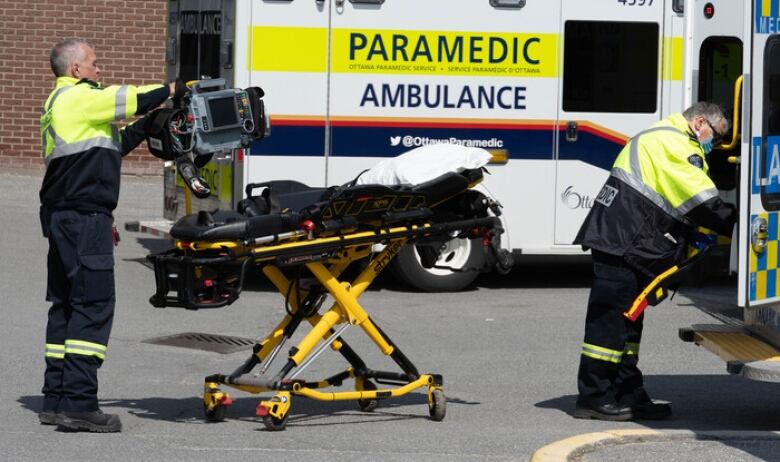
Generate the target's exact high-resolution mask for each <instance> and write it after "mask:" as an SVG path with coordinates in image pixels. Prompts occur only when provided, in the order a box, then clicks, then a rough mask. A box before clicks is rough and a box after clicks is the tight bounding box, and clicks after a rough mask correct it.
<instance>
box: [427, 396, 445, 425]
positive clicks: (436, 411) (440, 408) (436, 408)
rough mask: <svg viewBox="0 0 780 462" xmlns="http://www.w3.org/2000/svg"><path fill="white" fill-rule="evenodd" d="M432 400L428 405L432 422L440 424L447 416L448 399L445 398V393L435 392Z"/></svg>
mask: <svg viewBox="0 0 780 462" xmlns="http://www.w3.org/2000/svg"><path fill="white" fill-rule="evenodd" d="M431 398H432V399H431V402H430V403H428V412H429V413H430V415H431V420H433V421H434V422H440V421H442V420H444V416H445V415H446V414H447V399H446V398H444V392H443V391H441V390H433V391H432V392H431Z"/></svg>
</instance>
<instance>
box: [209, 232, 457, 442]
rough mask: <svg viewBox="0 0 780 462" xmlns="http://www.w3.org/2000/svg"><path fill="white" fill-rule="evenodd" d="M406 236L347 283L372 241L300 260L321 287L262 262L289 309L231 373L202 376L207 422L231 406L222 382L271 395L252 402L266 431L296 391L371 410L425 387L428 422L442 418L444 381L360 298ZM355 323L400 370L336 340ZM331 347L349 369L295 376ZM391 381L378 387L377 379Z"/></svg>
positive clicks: (282, 418)
mask: <svg viewBox="0 0 780 462" xmlns="http://www.w3.org/2000/svg"><path fill="white" fill-rule="evenodd" d="M405 242H406V238H399V239H393V240H390V241H389V242H388V243H387V246H386V247H385V249H384V250H383V251H382V252H380V253H379V254H378V255H376V256H375V257H374V258H373V259H372V260H371V262H370V263H369V264H368V265H367V267H366V268H365V269H364V270H363V271H362V272H361V273H360V275H359V276H358V277H357V278H356V279H355V280H354V281H353V282H352V283H349V282H345V281H341V280H339V276H341V274H342V273H343V271H344V270H345V269H346V267H347V266H348V265H349V263H351V262H352V261H356V260H358V259H360V258H364V257H366V256H367V255H368V254H369V253H370V251H371V246H370V245H360V246H352V247H347V248H345V249H344V250H343V251H341V252H340V253H339V255H337V256H335V257H329V258H328V259H326V260H325V261H311V262H308V263H305V266H306V268H307V269H308V270H309V272H310V273H311V274H312V275H313V276H314V278H315V279H316V280H317V282H318V284H313V285H310V286H309V287H301V282H300V280H290V279H288V278H287V277H286V276H285V275H284V274H283V273H282V271H281V270H279V268H278V267H276V266H274V265H266V266H264V267H263V272H264V273H265V275H266V276H267V277H268V278H269V279H270V280H271V282H272V283H273V284H274V285H275V286H276V287H277V289H278V290H279V292H280V293H281V294H282V295H284V297H285V305H286V307H287V314H286V315H285V317H284V319H283V320H282V321H281V322H280V323H279V324H278V325H277V326H276V327H275V328H274V329H273V330H272V332H271V333H270V334H269V335H268V336H267V337H265V339H263V340H262V341H260V342H258V343H257V344H255V346H254V350H253V354H252V356H250V357H249V359H247V360H246V361H245V362H244V364H242V365H241V366H240V367H239V368H238V369H236V370H235V371H234V372H233V373H232V374H230V375H229V376H225V375H220V374H216V375H211V376H209V377H206V383H205V387H204V395H203V404H204V409H205V414H206V418H207V420H211V421H216V420H222V419H224V417H225V410H226V408H227V406H228V405H229V404H230V403H231V399H230V396H229V395H228V394H227V393H225V392H224V391H222V390H221V389H220V388H219V386H220V385H227V386H229V387H232V388H236V389H239V390H242V391H245V392H249V393H262V392H266V391H274V392H276V394H275V395H273V396H272V397H271V398H269V399H266V400H263V401H261V402H260V404H259V405H258V406H257V415H258V416H260V417H261V418H262V419H263V423H264V425H265V426H266V428H267V429H269V430H283V429H284V428H285V425H286V421H287V417H288V416H289V411H290V406H291V399H292V397H293V396H304V397H307V398H311V399H315V400H320V401H341V400H355V401H357V402H358V405H359V406H360V408H361V409H362V410H364V411H371V410H373V409H374V408H376V406H377V401H378V400H380V399H390V398H394V397H398V396H402V395H405V394H407V393H409V392H412V391H414V390H416V389H418V388H422V387H427V388H428V407H429V414H430V416H431V419H432V420H435V421H440V420H442V419H443V418H444V415H445V412H446V400H445V397H444V391H443V381H442V377H441V376H440V375H434V374H420V373H419V372H418V371H417V368H416V367H415V366H414V364H412V362H411V361H410V360H409V358H407V357H406V356H405V355H404V354H403V353H402V352H401V350H400V349H399V348H398V347H397V346H396V345H395V344H394V343H393V342H392V340H390V338H389V337H388V336H387V334H385V333H384V332H383V331H382V330H381V329H380V328H379V327H378V326H377V325H376V324H375V323H374V322H373V321H372V320H371V318H370V317H369V315H368V313H367V312H366V311H365V310H364V309H363V307H362V306H361V305H360V303H358V301H357V299H358V297H360V295H361V294H362V293H363V292H364V291H365V290H366V289H367V288H368V286H369V285H370V284H371V282H373V280H374V279H375V278H376V276H377V275H378V274H379V273H380V272H381V271H382V270H383V269H384V268H385V267H386V266H387V263H389V262H390V260H392V258H393V257H394V256H395V255H396V254H397V253H398V251H399V250H400V249H401V247H402V246H403V245H404V243H405ZM326 295H330V296H331V297H332V298H333V299H334V300H335V301H334V303H333V304H332V305H331V306H330V308H328V309H327V310H325V311H324V312H323V313H322V314H319V311H320V310H319V308H320V306H321V305H322V303H323V302H324V300H325V298H326V297H325V296H326ZM303 321H306V322H308V323H309V324H311V330H310V331H309V332H308V333H307V334H306V335H305V336H304V337H303V339H301V340H300V341H299V343H298V344H297V345H296V346H295V347H293V348H291V349H290V352H289V355H288V358H287V362H286V363H285V364H284V366H283V367H282V368H281V370H280V371H279V372H278V373H277V374H276V375H273V376H266V375H265V372H266V371H267V369H268V367H269V366H270V364H271V362H272V361H273V360H274V359H275V358H276V356H277V355H278V353H279V352H280V351H281V349H282V347H283V346H284V344H285V343H286V341H287V340H289V339H290V338H291V337H292V334H293V333H294V332H295V330H296V329H297V328H298V327H299V325H300V324H301V323H302V322H303ZM351 326H357V327H360V328H361V329H362V330H363V332H365V334H366V335H368V337H369V338H370V339H371V340H372V341H373V342H374V344H376V346H377V347H378V348H379V350H380V351H381V352H382V353H383V354H385V355H387V356H389V357H390V358H392V359H393V360H394V361H395V363H396V364H397V365H398V366H399V367H400V369H401V371H402V372H390V371H377V370H373V369H370V368H369V367H367V366H366V364H365V362H364V361H363V360H362V359H361V358H360V356H358V355H357V353H355V351H354V350H353V349H352V348H351V347H350V346H349V345H348V344H347V343H346V342H345V341H344V340H343V339H342V338H341V335H342V334H343V333H344V331H345V330H346V329H347V328H349V327H351ZM328 347H330V348H331V349H332V350H334V351H337V352H339V353H340V354H341V355H342V356H343V357H344V359H345V360H346V361H347V362H348V363H349V365H350V367H348V368H347V369H346V370H344V371H342V372H339V373H337V374H335V375H333V376H331V377H329V378H326V379H324V380H321V381H316V382H310V381H305V380H303V379H300V378H299V375H300V374H301V373H302V372H303V371H304V370H305V369H306V368H307V367H308V366H309V365H310V364H311V363H312V362H313V361H315V360H316V359H317V357H318V356H319V355H320V354H321V353H322V352H323V351H324V350H325V349H327V348H328ZM261 364H262V366H261V370H260V372H259V373H258V374H256V375H255V376H254V377H252V376H248V374H249V373H250V372H251V371H252V370H254V369H255V368H256V367H257V366H260V365H261ZM347 379H354V381H355V391H342V392H336V391H321V389H324V388H329V387H337V386H341V385H342V383H343V382H344V380H347ZM374 382H376V383H379V384H382V385H390V386H394V387H392V388H381V389H380V388H378V387H377V385H376V384H375V383H374Z"/></svg>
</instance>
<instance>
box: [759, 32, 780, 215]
mask: <svg viewBox="0 0 780 462" xmlns="http://www.w3.org/2000/svg"><path fill="white" fill-rule="evenodd" d="M762 99H763V101H764V107H763V111H764V114H763V132H764V136H763V139H762V140H761V142H762V145H763V149H762V151H763V153H764V155H763V156H762V158H763V161H762V162H761V178H763V181H762V182H761V203H762V204H763V206H764V208H765V209H766V210H780V36H777V35H773V36H771V37H769V39H768V40H767V43H766V48H765V49H764V95H763V98H762Z"/></svg>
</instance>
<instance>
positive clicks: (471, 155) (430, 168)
mask: <svg viewBox="0 0 780 462" xmlns="http://www.w3.org/2000/svg"><path fill="white" fill-rule="evenodd" d="M490 158H491V154H490V153H489V152H488V151H487V150H485V149H482V148H469V147H465V146H461V145H458V144H448V143H441V144H431V145H427V146H421V147H419V148H415V149H412V150H411V151H409V152H405V153H403V154H401V155H400V156H398V157H393V158H391V159H386V160H383V161H382V162H380V163H378V164H377V165H375V166H374V167H372V168H370V169H369V170H368V171H366V172H364V173H363V174H362V175H360V177H359V178H358V180H357V184H384V185H396V184H413V185H414V184H420V183H424V182H426V181H429V180H432V179H434V178H436V177H438V176H441V175H443V174H444V173H447V172H462V171H463V170H468V169H475V168H480V167H484V166H485V165H487V163H488V161H489V160H490Z"/></svg>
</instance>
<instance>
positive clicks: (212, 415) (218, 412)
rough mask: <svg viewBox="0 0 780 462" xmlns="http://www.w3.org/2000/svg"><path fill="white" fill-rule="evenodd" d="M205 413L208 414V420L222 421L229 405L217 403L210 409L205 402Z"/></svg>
mask: <svg viewBox="0 0 780 462" xmlns="http://www.w3.org/2000/svg"><path fill="white" fill-rule="evenodd" d="M203 413H204V414H205V415H206V422H222V421H223V420H225V414H227V406H225V405H224V404H217V405H216V406H214V407H213V408H211V409H209V408H208V406H206V405H205V404H204V405H203Z"/></svg>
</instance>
